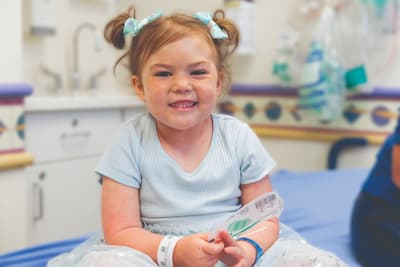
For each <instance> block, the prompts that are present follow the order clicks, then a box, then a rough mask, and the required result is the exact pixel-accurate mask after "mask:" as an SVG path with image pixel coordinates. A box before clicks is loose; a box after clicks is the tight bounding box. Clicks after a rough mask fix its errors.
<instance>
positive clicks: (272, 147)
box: [0, 0, 400, 170]
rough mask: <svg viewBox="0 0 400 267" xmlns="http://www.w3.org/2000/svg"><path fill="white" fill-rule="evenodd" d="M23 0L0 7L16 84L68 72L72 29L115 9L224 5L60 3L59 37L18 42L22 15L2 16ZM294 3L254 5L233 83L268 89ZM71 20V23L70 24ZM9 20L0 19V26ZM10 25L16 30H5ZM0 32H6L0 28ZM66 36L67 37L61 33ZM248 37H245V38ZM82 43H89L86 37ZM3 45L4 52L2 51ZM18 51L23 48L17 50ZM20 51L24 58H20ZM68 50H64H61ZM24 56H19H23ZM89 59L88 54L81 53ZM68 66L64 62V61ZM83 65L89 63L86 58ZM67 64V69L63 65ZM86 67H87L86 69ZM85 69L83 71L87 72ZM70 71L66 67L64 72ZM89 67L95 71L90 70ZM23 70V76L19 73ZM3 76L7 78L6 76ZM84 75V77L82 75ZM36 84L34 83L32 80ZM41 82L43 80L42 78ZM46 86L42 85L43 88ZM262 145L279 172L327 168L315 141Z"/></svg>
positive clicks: (214, 1)
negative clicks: (47, 71)
mask: <svg viewBox="0 0 400 267" xmlns="http://www.w3.org/2000/svg"><path fill="white" fill-rule="evenodd" d="M21 2H23V1H22V0H18V1H13V0H3V1H1V4H0V5H4V6H5V7H6V8H5V9H3V7H2V6H0V7H2V8H0V10H1V12H0V13H1V14H2V15H3V14H5V15H10V16H11V17H13V18H14V21H13V22H12V23H8V24H7V23H1V26H0V27H1V29H2V32H3V33H2V36H3V37H5V36H7V37H8V38H9V41H8V43H6V42H2V43H1V49H0V55H1V57H2V58H7V59H8V58H9V57H10V56H11V55H15V56H14V57H13V59H12V60H11V59H10V60H2V62H3V63H5V62H7V63H6V64H0V73H1V76H0V77H2V78H3V77H17V78H15V79H16V80H18V79H19V78H21V76H24V79H25V80H26V81H32V80H34V79H33V78H32V77H33V76H35V77H43V76H41V75H40V74H39V73H38V70H37V69H38V68H37V65H38V62H42V63H44V64H46V65H48V66H49V67H51V68H52V69H53V70H55V71H57V72H60V73H61V74H63V75H64V76H66V75H67V73H68V71H69V70H68V68H69V69H70V68H71V62H69V61H68V59H71V54H70V50H71V37H72V32H73V29H74V28H75V27H76V25H77V24H78V23H79V22H83V21H92V22H95V23H97V26H99V28H100V27H102V26H104V23H105V21H106V20H107V19H108V18H110V17H111V16H112V15H114V14H115V12H116V11H118V10H126V7H127V6H128V5H129V4H134V5H135V6H136V7H137V9H138V12H137V15H138V17H143V16H146V15H148V14H150V13H152V12H153V11H154V10H155V9H162V10H164V11H165V13H169V12H171V11H190V12H194V11H199V10H201V11H204V10H214V9H216V8H221V7H223V6H224V2H223V0H203V1H194V0H191V1H180V0H170V1H161V0H146V1H144V0H138V1H132V0H68V1H67V0H61V1H59V2H60V3H61V4H60V5H59V10H57V13H58V15H60V16H58V15H57V19H58V21H61V20H62V21H63V23H59V24H60V25H57V30H59V31H58V33H57V35H56V37H55V38H53V39H50V38H32V39H24V40H21V38H22V37H21V35H20V34H19V33H20V32H19V31H18V30H16V29H17V28H19V27H21V25H20V23H21V22H20V21H21V20H18V19H16V18H18V17H20V15H21V14H20V12H19V11H16V10H13V11H12V12H5V10H8V9H9V8H11V7H13V8H14V9H18V8H20V5H21ZM295 2H296V1H295V0H286V1H268V0H256V1H255V2H254V4H255V28H256V30H255V32H256V34H255V37H254V38H255V44H254V48H253V51H252V53H250V54H245V55H235V56H234V57H233V59H232V63H233V64H232V72H233V82H235V83H245V84H271V83H274V79H273V77H272V75H271V65H272V64H271V63H272V60H273V58H274V56H275V54H274V52H275V48H276V42H277V38H278V36H279V34H280V33H281V32H282V30H283V29H284V28H285V27H286V23H287V19H288V14H289V13H290V12H291V11H292V8H293V5H294V3H295ZM71 17H72V18H73V19H71ZM5 18H7V16H5V17H4V16H2V21H4V19H5ZM9 25H14V26H13V27H9ZM3 28H4V29H3ZM64 31H65V32H64ZM243 34H246V33H243ZM85 41H86V42H92V40H91V39H90V40H89V38H87V40H85ZM6 44H7V47H6V46H5V45H6ZM82 46H83V47H86V46H87V47H91V46H92V43H90V44H85V42H83V45H82ZM21 47H22V48H21ZM22 49H23V53H22ZM64 50H68V51H64ZM104 50H108V51H104V52H101V54H100V55H98V54H96V59H97V61H98V65H99V66H100V65H103V64H109V65H110V64H112V62H114V60H115V56H116V55H115V53H113V52H110V51H111V49H104ZM22 54H23V56H22ZM86 54H91V53H85V55H86ZM396 59H397V56H395V57H394V60H393V62H392V66H391V68H390V69H388V70H387V72H385V73H384V74H383V75H381V76H380V77H378V79H377V80H376V84H379V85H382V86H396V85H399V84H400V76H399V75H396V73H398V70H399V69H400V65H399V64H400V62H399V60H396ZM65 61H66V62H65ZM86 62H93V60H89V59H86ZM64 63H67V64H64ZM86 65H87V64H86ZM86 65H85V64H84V65H83V66H81V67H82V72H85V71H86V72H88V71H92V69H89V70H87V67H88V66H86ZM67 66H68V67H67ZM89 67H93V66H89ZM21 68H23V69H24V70H23V75H22V74H21ZM4 73H11V74H7V75H6V76H4V75H3V74H4ZM84 74H85V73H83V75H84ZM68 78H69V77H63V80H65V81H67V82H68V81H69V80H70V79H68ZM36 79H38V78H36ZM2 81H3V80H2ZM40 81H41V82H42V83H43V81H45V79H44V78H40ZM100 82H101V83H102V87H104V88H111V87H120V86H121V85H120V84H119V83H118V84H117V85H116V83H115V81H114V77H113V76H112V74H109V76H107V77H105V78H104V79H102V80H101V81H100ZM43 85H46V84H43ZM43 88H44V87H42V86H36V84H35V86H34V90H35V92H34V94H38V93H39V94H46V93H47V92H46V91H44V89H43ZM262 142H263V144H264V145H265V146H266V148H267V149H268V150H269V151H270V153H271V154H272V156H273V157H274V158H275V159H276V160H277V161H278V166H279V168H285V169H291V170H319V169H324V168H325V166H326V164H325V161H326V155H327V152H328V150H329V147H330V144H329V143H326V142H319V141H315V142H314V141H304V140H289V139H280V138H271V137H268V138H267V137H262ZM376 150H377V147H370V148H363V149H359V150H358V149H356V150H354V151H352V152H351V153H346V154H345V155H344V157H342V158H341V164H340V166H341V167H358V166H360V167H364V166H366V167H369V166H371V165H372V164H373V161H374V157H375V153H376Z"/></svg>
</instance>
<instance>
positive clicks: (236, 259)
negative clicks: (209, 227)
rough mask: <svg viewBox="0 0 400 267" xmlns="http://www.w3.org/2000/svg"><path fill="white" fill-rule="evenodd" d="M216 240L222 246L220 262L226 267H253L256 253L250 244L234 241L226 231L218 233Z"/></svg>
mask: <svg viewBox="0 0 400 267" xmlns="http://www.w3.org/2000/svg"><path fill="white" fill-rule="evenodd" d="M216 239H217V240H218V241H220V242H222V243H223V244H224V249H223V252H222V253H221V255H220V260H221V261H222V262H223V263H224V264H225V265H226V266H229V267H247V266H249V267H250V266H253V264H254V262H255V260H256V253H257V252H256V250H255V248H254V247H253V246H252V245H251V244H249V243H248V242H245V241H236V240H235V239H233V238H232V236H231V235H230V234H229V233H228V232H227V231H226V230H222V231H220V232H219V233H218V235H217V238H216Z"/></svg>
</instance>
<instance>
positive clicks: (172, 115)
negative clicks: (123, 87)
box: [132, 37, 222, 130]
mask: <svg viewBox="0 0 400 267" xmlns="http://www.w3.org/2000/svg"><path fill="white" fill-rule="evenodd" d="M215 61H216V55H215V52H214V51H213V50H212V48H211V47H210V45H209V44H208V43H207V42H206V41H205V40H203V39H201V38H200V37H186V38H183V39H180V40H178V41H175V42H173V43H170V44H168V45H166V46H164V47H162V48H161V49H160V50H158V51H157V52H156V53H154V54H153V55H151V56H150V57H149V59H148V60H147V61H146V62H145V63H144V65H143V70H142V77H141V78H142V80H141V82H140V80H139V77H137V76H133V77H132V84H133V86H134V88H135V90H136V93H137V95H138V96H139V98H141V99H142V100H143V101H144V102H145V103H146V106H147V109H148V111H149V112H150V113H151V114H152V115H153V117H154V118H155V119H156V120H157V124H158V126H159V127H162V126H164V127H167V128H171V129H175V130H188V129H193V127H195V126H198V125H201V124H202V123H206V122H208V121H207V120H210V114H211V112H212V111H213V109H214V108H215V105H216V102H217V98H218V96H219V95H220V94H221V91H222V75H221V74H220V73H219V72H218V70H217V67H216V64H215V63H216V62H215Z"/></svg>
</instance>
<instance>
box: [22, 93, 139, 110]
mask: <svg viewBox="0 0 400 267" xmlns="http://www.w3.org/2000/svg"><path fill="white" fill-rule="evenodd" d="M143 105H144V104H143V102H142V101H141V100H140V99H139V98H137V97H136V96H135V95H128V94H120V95H100V96H93V95H85V96H79V95H77V96H29V97H26V98H25V101H24V108H25V111H26V112H41V111H57V110H60V111H61V110H86V109H105V108H133V107H142V106H143Z"/></svg>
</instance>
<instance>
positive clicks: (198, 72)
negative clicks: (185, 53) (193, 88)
mask: <svg viewBox="0 0 400 267" xmlns="http://www.w3.org/2000/svg"><path fill="white" fill-rule="evenodd" d="M207 73H208V72H207V71H206V70H194V71H192V72H191V73H190V74H191V75H204V74H207Z"/></svg>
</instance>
